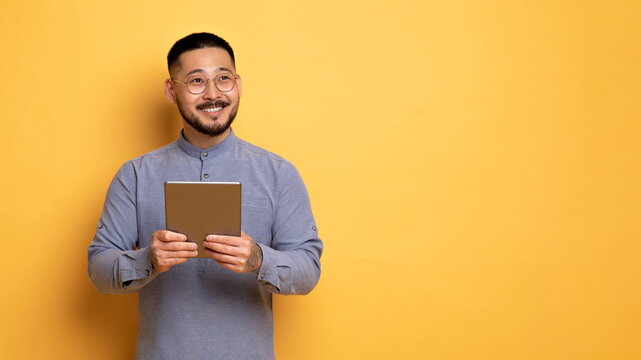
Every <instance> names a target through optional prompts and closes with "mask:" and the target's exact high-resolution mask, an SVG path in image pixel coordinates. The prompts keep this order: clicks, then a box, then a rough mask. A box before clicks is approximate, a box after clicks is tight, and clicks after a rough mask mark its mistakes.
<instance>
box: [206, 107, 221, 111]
mask: <svg viewBox="0 0 641 360" xmlns="http://www.w3.org/2000/svg"><path fill="white" fill-rule="evenodd" d="M222 109H223V107H222V106H219V107H215V108H205V109H203V111H206V112H216V111H218V110H222Z"/></svg>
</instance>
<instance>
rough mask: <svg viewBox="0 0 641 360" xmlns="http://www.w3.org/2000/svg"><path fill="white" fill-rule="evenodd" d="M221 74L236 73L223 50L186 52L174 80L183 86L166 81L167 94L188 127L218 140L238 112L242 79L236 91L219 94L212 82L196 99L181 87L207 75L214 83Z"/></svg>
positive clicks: (182, 56) (210, 49) (211, 49)
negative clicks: (185, 82) (195, 78)
mask: <svg viewBox="0 0 641 360" xmlns="http://www.w3.org/2000/svg"><path fill="white" fill-rule="evenodd" d="M221 72H232V73H236V69H235V68H234V65H233V63H232V61H231V57H230V56H229V54H228V53H227V51H225V50H224V49H221V48H204V49H196V50H191V51H187V52H185V53H183V54H181V55H180V57H179V66H177V67H176V68H175V69H174V71H173V74H171V75H172V78H174V79H177V80H179V81H180V83H176V82H171V81H170V80H167V81H165V92H166V94H167V98H168V99H169V101H170V102H172V103H174V104H176V105H177V106H178V110H179V111H180V114H181V115H182V117H183V119H184V120H185V122H186V123H187V125H188V126H191V127H192V128H194V129H195V130H196V131H198V132H200V133H202V134H205V135H209V136H218V135H220V134H222V133H224V132H225V131H227V129H229V127H230V125H231V123H232V121H234V118H235V117H236V113H237V112H238V104H239V102H240V95H241V82H240V78H238V79H237V80H236V85H235V86H234V88H233V89H232V90H230V91H227V92H222V91H220V90H218V89H217V88H216V86H215V84H214V82H213V80H212V81H210V82H209V83H208V85H207V89H206V90H205V91H204V92H203V93H202V94H198V95H194V94H192V93H190V92H189V91H188V90H187V87H186V86H185V85H184V84H182V82H183V81H185V79H186V78H187V76H190V75H204V76H205V77H207V78H208V79H213V78H214V77H215V76H216V75H217V74H219V73H221Z"/></svg>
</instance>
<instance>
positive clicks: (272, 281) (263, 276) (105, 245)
mask: <svg viewBox="0 0 641 360" xmlns="http://www.w3.org/2000/svg"><path fill="white" fill-rule="evenodd" d="M165 181H212V182H240V183H241V184H242V210H241V227H242V229H243V230H244V231H245V233H247V234H248V235H249V236H251V238H252V239H253V240H254V241H255V242H256V243H257V244H258V245H259V246H260V248H261V250H262V253H263V261H262V265H261V267H260V268H259V269H258V271H257V272H255V273H246V274H237V273H234V272H232V271H230V270H227V269H225V268H223V267H221V266H220V265H218V264H217V263H216V261H215V260H213V259H209V258H205V259H202V258H192V259H189V260H188V261H187V262H186V263H183V264H179V265H175V266H173V267H171V269H169V270H168V271H166V272H164V273H158V272H156V271H154V269H153V266H152V264H151V260H150V256H149V246H150V239H151V235H152V234H153V233H154V232H155V231H156V230H163V229H165V228H166V227H165V207H164V183H165ZM322 250H323V243H322V241H321V240H320V238H319V237H318V232H317V228H316V223H315V221H314V217H313V215H312V211H311V206H310V202H309V197H308V194H307V189H306V188H305V185H304V183H303V181H302V179H301V177H300V175H299V173H298V171H297V170H296V169H295V168H294V166H293V165H292V164H291V163H289V162H288V161H286V160H285V159H283V158H281V157H279V156H277V155H275V154H272V153H270V152H268V151H266V150H263V149H261V148H259V147H257V146H254V145H252V144H250V143H248V142H245V141H243V140H241V139H239V138H238V137H236V136H235V134H234V132H233V130H232V131H231V133H230V135H229V136H228V137H227V138H226V139H224V140H223V141H222V142H220V143H219V144H217V145H215V146H214V147H212V148H210V149H207V150H202V149H199V148H197V147H195V146H193V145H192V144H190V143H189V142H188V141H187V140H186V139H185V138H184V136H183V135H182V133H181V134H180V136H179V138H178V139H177V140H176V141H175V142H173V143H171V144H169V145H166V146H164V147H162V148H160V149H157V150H155V151H152V152H150V153H147V154H145V155H142V156H140V157H138V158H136V159H133V160H131V161H128V162H126V163H125V164H124V165H123V166H122V167H121V168H120V169H119V170H118V172H117V174H116V176H115V177H114V179H113V181H112V182H111V185H110V186H109V190H108V191H107V197H106V199H105V205H104V209H103V211H102V215H101V217H100V220H99V222H98V226H97V229H96V235H95V237H94V239H93V241H92V243H91V245H90V246H89V249H88V257H89V266H88V270H89V277H90V279H91V281H92V283H93V285H94V286H95V288H96V289H97V290H98V291H99V292H102V293H107V294H118V293H131V292H135V291H137V292H138V339H137V345H136V358H137V359H205V358H207V359H273V358H274V345H273V343H274V341H273V332H274V330H273V321H272V294H273V293H277V294H306V293H309V292H310V291H311V290H312V289H313V288H314V287H315V286H316V284H317V282H318V280H319V277H320V257H321V253H322Z"/></svg>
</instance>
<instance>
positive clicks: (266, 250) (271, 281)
mask: <svg viewBox="0 0 641 360" xmlns="http://www.w3.org/2000/svg"><path fill="white" fill-rule="evenodd" d="M257 244H258V246H260V249H261V250H262V251H263V262H262V264H261V265H260V268H258V272H257V273H256V280H258V283H260V284H261V285H262V286H265V287H267V288H269V290H271V291H272V292H280V289H281V276H280V274H279V268H282V267H284V265H281V264H279V258H280V252H279V251H278V250H274V249H272V248H270V247H269V246H266V245H263V244H259V243H257ZM281 270H282V269H281Z"/></svg>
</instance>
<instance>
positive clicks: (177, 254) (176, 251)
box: [149, 230, 198, 272]
mask: <svg viewBox="0 0 641 360" xmlns="http://www.w3.org/2000/svg"><path fill="white" fill-rule="evenodd" d="M197 248H198V247H197V245H196V243H193V242H190V241H187V236H185V235H183V234H180V233H176V232H172V231H169V230H158V231H156V232H155V233H153V235H151V246H150V251H149V256H150V257H151V263H152V264H153V265H154V268H155V269H156V271H158V272H165V271H167V270H169V268H171V267H172V266H174V265H178V264H182V263H184V262H186V261H187V260H189V258H192V257H195V256H197V255H198V251H197V250H196V249H197Z"/></svg>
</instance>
